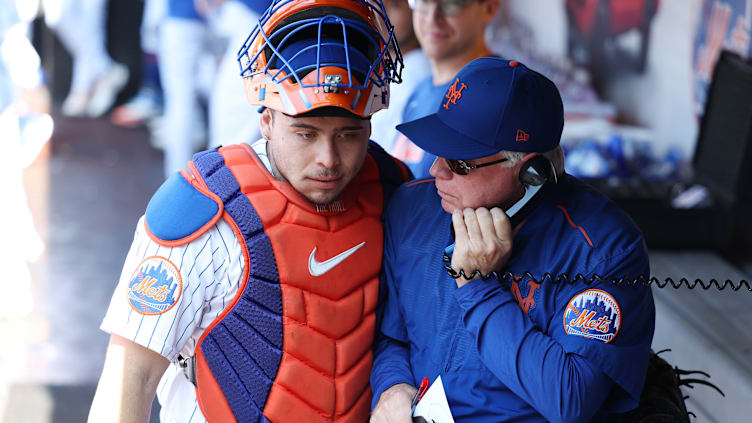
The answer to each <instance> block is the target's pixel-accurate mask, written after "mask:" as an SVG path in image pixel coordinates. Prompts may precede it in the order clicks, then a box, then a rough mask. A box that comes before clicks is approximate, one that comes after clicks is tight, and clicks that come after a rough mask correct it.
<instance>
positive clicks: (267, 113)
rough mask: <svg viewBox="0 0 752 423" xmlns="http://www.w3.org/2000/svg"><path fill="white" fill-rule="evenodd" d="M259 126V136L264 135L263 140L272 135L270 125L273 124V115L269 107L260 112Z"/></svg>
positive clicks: (268, 138)
mask: <svg viewBox="0 0 752 423" xmlns="http://www.w3.org/2000/svg"><path fill="white" fill-rule="evenodd" d="M259 126H260V127H261V136H262V137H264V139H265V140H270V139H271V137H272V126H274V117H273V116H272V110H271V109H270V108H268V107H267V108H266V109H264V111H263V112H261V119H259Z"/></svg>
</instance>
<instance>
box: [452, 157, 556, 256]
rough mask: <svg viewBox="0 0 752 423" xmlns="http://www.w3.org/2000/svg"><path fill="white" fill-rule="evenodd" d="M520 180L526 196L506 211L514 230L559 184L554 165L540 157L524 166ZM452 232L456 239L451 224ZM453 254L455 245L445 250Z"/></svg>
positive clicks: (530, 160) (534, 158) (532, 159)
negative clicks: (553, 186)
mask: <svg viewBox="0 0 752 423" xmlns="http://www.w3.org/2000/svg"><path fill="white" fill-rule="evenodd" d="M519 179H520V182H522V185H523V186H524V187H525V194H524V195H523V196H522V198H521V199H520V200H519V201H517V202H516V203H514V204H513V205H512V206H511V207H509V208H508V209H507V210H506V213H507V216H509V220H510V223H511V225H512V229H514V228H516V227H517V226H519V224H520V223H522V221H523V220H525V218H526V217H528V216H529V215H530V213H532V212H533V210H535V208H536V207H538V206H539V205H540V203H541V202H542V201H543V199H544V198H545V197H546V195H547V194H548V192H549V191H550V190H551V186H552V185H554V184H556V183H557V182H558V179H557V177H556V169H554V165H553V163H551V161H550V160H548V159H547V158H545V157H543V156H540V155H539V156H534V157H532V158H531V159H529V160H528V161H526V162H525V164H523V165H522V168H521V169H520V175H519ZM450 230H451V233H452V238H454V226H453V225H451V224H450ZM453 252H454V243H452V245H450V246H448V247H447V248H446V249H445V250H444V253H445V254H447V255H451V254H452V253H453Z"/></svg>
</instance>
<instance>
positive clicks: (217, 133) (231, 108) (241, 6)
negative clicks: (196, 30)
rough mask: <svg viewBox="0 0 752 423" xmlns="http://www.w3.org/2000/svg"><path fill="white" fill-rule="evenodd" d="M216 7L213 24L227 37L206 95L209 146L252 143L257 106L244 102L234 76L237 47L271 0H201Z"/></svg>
mask: <svg viewBox="0 0 752 423" xmlns="http://www.w3.org/2000/svg"><path fill="white" fill-rule="evenodd" d="M202 1H206V2H210V3H213V7H215V8H217V9H218V13H217V16H216V17H215V19H214V22H213V26H215V27H216V28H217V32H218V34H219V35H220V36H221V37H223V38H224V39H226V40H227V48H226V49H225V52H224V54H223V55H222V58H221V60H220V63H219V67H218V69H217V74H216V75H215V78H214V83H213V84H212V90H211V94H210V96H209V146H210V147H218V146H220V145H230V144H240V143H243V142H253V141H255V140H257V139H259V138H260V136H261V132H260V131H259V117H260V114H259V113H258V111H257V107H253V106H251V105H250V104H248V101H247V100H246V99H245V97H244V96H242V95H238V93H240V92H242V91H243V79H242V78H241V77H240V75H238V60H237V58H238V50H239V49H240V47H242V46H243V43H244V42H245V39H246V38H247V36H248V31H249V30H250V29H251V28H253V27H254V26H256V24H257V22H258V18H259V15H261V13H263V12H264V11H265V10H266V8H267V7H269V3H270V2H271V0H202Z"/></svg>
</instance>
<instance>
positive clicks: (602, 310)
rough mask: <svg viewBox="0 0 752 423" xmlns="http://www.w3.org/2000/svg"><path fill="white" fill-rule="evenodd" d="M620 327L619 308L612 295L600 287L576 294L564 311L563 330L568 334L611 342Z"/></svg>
mask: <svg viewBox="0 0 752 423" xmlns="http://www.w3.org/2000/svg"><path fill="white" fill-rule="evenodd" d="M619 328H621V308H619V304H618V303H617V302H616V300H615V299H614V297H613V296H611V294H609V293H608V292H606V291H601V290H600V289H588V290H587V291H585V292H581V293H579V294H577V295H576V296H575V297H574V298H572V299H571V300H570V301H569V304H567V309H566V310H565V311H564V330H565V331H566V332H567V334H569V335H578V336H584V337H585V338H594V339H598V340H600V341H603V342H605V343H607V344H608V343H609V342H611V340H613V339H614V337H615V336H616V334H617V333H619Z"/></svg>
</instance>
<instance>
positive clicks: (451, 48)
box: [389, 0, 501, 178]
mask: <svg viewBox="0 0 752 423" xmlns="http://www.w3.org/2000/svg"><path fill="white" fill-rule="evenodd" d="M500 1H501V0H410V7H411V8H412V9H413V27H414V28H415V35H416V36H417V38H418V42H420V46H421V48H422V49H423V53H424V54H425V55H426V56H427V57H428V60H429V61H430V62H431V76H430V77H429V78H426V79H425V80H423V81H422V82H421V83H419V84H418V86H417V87H416V88H415V90H414V91H413V93H412V94H411V95H410V98H409V99H408V100H407V105H406V106H405V111H404V114H403V116H402V122H408V121H412V120H415V119H418V118H421V117H423V116H426V115H428V114H430V113H433V112H435V111H436V108H437V107H438V106H439V104H440V103H441V101H442V100H443V99H444V97H443V95H444V93H445V92H446V91H447V89H448V88H449V86H450V85H452V84H453V83H454V80H455V79H454V76H455V75H456V74H457V72H459V70H460V69H462V67H463V66H465V65H466V64H468V63H470V62H471V61H472V60H474V59H477V58H479V57H484V56H492V55H493V53H492V52H491V50H490V49H489V48H488V46H487V45H486V40H485V30H486V27H487V26H488V25H489V24H490V23H491V21H492V20H493V18H494V16H495V15H496V13H497V11H498V10H499V7H500ZM389 152H390V153H391V154H393V155H394V156H395V157H397V158H399V159H401V160H402V161H404V162H405V164H407V165H408V167H410V170H412V172H413V174H414V175H415V177H416V178H422V177H425V176H428V175H429V173H428V169H430V168H431V164H433V161H434V159H435V158H436V157H435V156H434V155H432V154H430V153H427V152H425V151H423V150H422V149H421V148H420V147H418V146H416V145H415V144H414V143H412V142H411V141H410V140H409V139H408V138H407V137H405V136H404V135H403V134H399V135H398V136H397V139H396V141H395V142H394V145H393V146H392V149H391V150H389Z"/></svg>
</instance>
